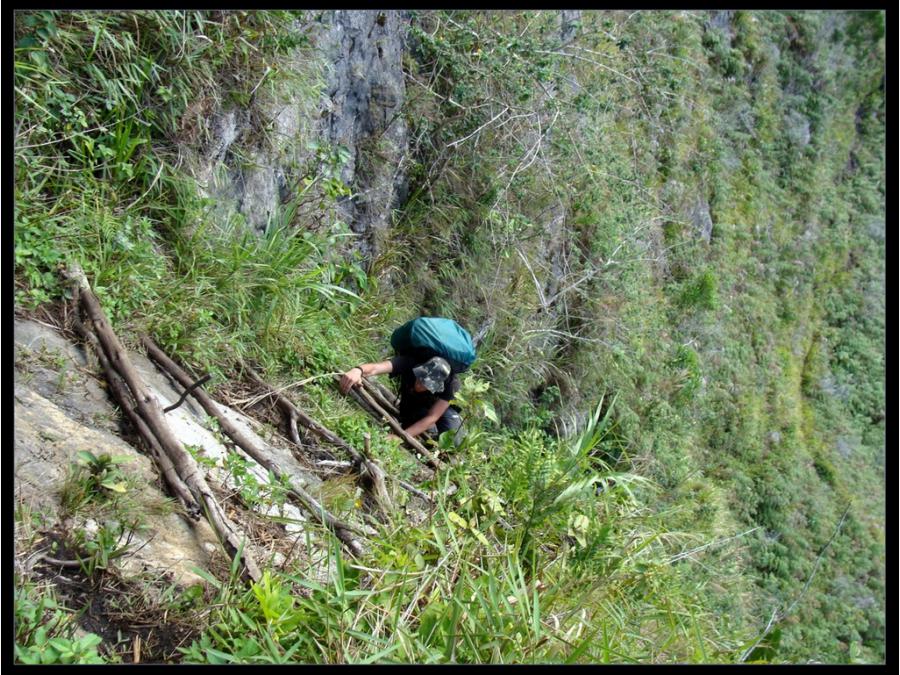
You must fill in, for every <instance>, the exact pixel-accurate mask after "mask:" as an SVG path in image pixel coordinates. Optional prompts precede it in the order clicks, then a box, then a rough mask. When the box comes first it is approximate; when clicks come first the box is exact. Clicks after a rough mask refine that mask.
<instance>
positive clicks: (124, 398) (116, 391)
mask: <svg viewBox="0 0 900 675" xmlns="http://www.w3.org/2000/svg"><path fill="white" fill-rule="evenodd" d="M79 292H80V291H79V289H77V288H76V289H75V297H74V304H75V306H76V308H77V306H78V294H79ZM73 323H74V324H75V329H76V331H77V332H78V333H79V334H80V335H81V336H82V338H83V339H84V340H85V342H90V343H91V346H92V347H93V348H94V352H95V353H96V355H97V359H98V360H99V361H100V366H101V367H102V368H103V372H104V373H105V374H106V381H107V382H108V383H109V388H110V391H111V392H112V394H113V398H114V399H115V400H116V401H117V402H118V404H119V407H120V408H121V409H122V410H124V411H125V414H126V415H128V419H130V420H131V423H132V424H133V425H134V427H135V429H137V431H138V434H140V437H141V438H142V439H143V440H144V442H145V443H146V444H147V446H148V447H149V448H150V451H151V453H152V454H153V458H154V459H155V460H156V464H157V466H158V467H159V469H160V471H161V473H162V475H163V477H164V478H165V480H166V483H167V484H168V485H169V488H170V489H171V490H172V492H173V493H174V494H175V496H176V498H177V499H178V501H180V502H181V503H182V505H183V506H184V508H185V509H186V510H187V513H188V515H189V516H190V517H191V518H192V519H194V520H197V519H198V518H199V517H200V506H199V505H198V504H197V501H196V500H195V499H194V495H193V494H191V491H190V490H189V489H188V487H187V485H185V484H184V481H182V480H181V477H180V476H179V475H178V473H177V472H176V471H175V467H174V466H173V464H172V460H170V459H169V456H168V455H166V453H165V451H164V450H163V449H162V447H160V445H159V441H158V440H156V436H154V435H153V432H152V431H150V429H149V428H148V427H147V424H146V422H144V420H143V419H142V418H141V416H140V415H138V414H137V412H135V410H134V407H133V403H132V399H131V395H130V394H129V393H128V390H127V388H126V386H125V383H124V382H123V381H122V376H121V375H119V373H117V372H116V371H115V369H114V368H113V367H112V365H111V364H110V363H109V359H107V358H106V354H105V353H104V351H103V347H102V346H101V345H100V342H99V340H98V339H97V336H96V335H94V334H93V333H91V332H90V331H89V330H88V329H87V327H86V326H85V325H84V323H82V321H81V319H79V318H78V311H77V309H76V311H75V312H74V320H73Z"/></svg>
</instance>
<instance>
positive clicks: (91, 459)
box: [76, 450, 99, 465]
mask: <svg viewBox="0 0 900 675" xmlns="http://www.w3.org/2000/svg"><path fill="white" fill-rule="evenodd" d="M76 457H78V459H80V460H81V461H82V462H83V463H85V464H88V465H90V464H96V463H97V462H98V461H99V460H98V459H97V456H96V455H95V454H94V453H92V452H88V451H87V450H79V451H78V452H77V453H76Z"/></svg>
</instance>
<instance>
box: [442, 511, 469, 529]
mask: <svg viewBox="0 0 900 675" xmlns="http://www.w3.org/2000/svg"><path fill="white" fill-rule="evenodd" d="M447 519H448V520H449V521H450V522H451V523H453V524H454V525H457V526H459V527H461V528H463V529H464V530H465V529H468V527H469V523H467V522H466V519H465V518H463V517H462V516H461V515H459V514H458V513H456V511H448V512H447Z"/></svg>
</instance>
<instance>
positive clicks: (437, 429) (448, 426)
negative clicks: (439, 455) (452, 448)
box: [400, 408, 466, 446]
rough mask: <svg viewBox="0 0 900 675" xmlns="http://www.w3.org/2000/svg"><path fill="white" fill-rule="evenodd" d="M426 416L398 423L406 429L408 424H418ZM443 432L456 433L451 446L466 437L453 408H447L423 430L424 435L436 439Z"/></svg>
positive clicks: (459, 418)
mask: <svg viewBox="0 0 900 675" xmlns="http://www.w3.org/2000/svg"><path fill="white" fill-rule="evenodd" d="M427 414H428V413H427V411H426V412H424V413H422V414H421V415H419V416H418V417H416V416H412V417H415V419H411V418H404V419H401V420H400V422H401V424H403V426H404V427H408V426H409V425H410V424H415V423H416V422H418V421H419V420H420V419H422V418H423V417H425V415H427ZM445 431H455V432H456V435H455V436H454V437H453V444H454V445H457V446H458V445H459V444H460V443H461V442H462V439H463V437H464V436H465V435H466V430H465V429H463V428H462V417H460V415H459V412H457V411H456V410H454V409H453V408H447V410H445V411H444V414H443V415H441V416H440V418H438V421H437V422H435V423H434V424H432V425H431V426H430V427H429V428H428V429H426V430H425V433H427V434H429V435H432V436H435V437H437V436H440V435H441V434H442V433H444V432H445Z"/></svg>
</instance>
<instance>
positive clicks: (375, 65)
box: [186, 10, 407, 259]
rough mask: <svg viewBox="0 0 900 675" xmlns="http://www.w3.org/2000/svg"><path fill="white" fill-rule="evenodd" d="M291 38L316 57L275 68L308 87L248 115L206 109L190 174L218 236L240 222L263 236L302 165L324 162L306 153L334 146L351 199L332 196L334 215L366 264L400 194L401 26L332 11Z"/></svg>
mask: <svg viewBox="0 0 900 675" xmlns="http://www.w3.org/2000/svg"><path fill="white" fill-rule="evenodd" d="M294 30H296V31H297V32H298V33H303V34H304V35H305V36H307V37H308V38H309V40H310V43H311V44H312V45H313V46H314V47H315V50H314V54H316V55H317V58H316V59H313V60H310V53H309V51H308V50H307V51H301V50H298V51H296V52H295V53H294V54H292V55H289V56H287V57H284V58H283V59H282V61H281V62H280V63H279V64H278V67H279V68H281V69H284V70H286V71H288V72H292V73H293V74H296V75H297V76H298V77H299V78H300V79H302V80H303V81H305V82H307V83H309V86H308V87H296V88H294V89H291V88H285V89H282V90H281V91H280V93H279V94H278V95H277V96H275V97H274V98H273V97H272V96H271V95H264V93H263V92H264V91H265V90H264V89H260V90H259V92H260V93H259V94H258V95H257V96H256V97H255V98H254V99H253V101H252V102H251V104H250V105H249V107H247V108H240V107H237V106H235V105H230V106H225V107H223V108H220V109H217V110H212V111H210V112H209V114H208V117H207V119H206V122H205V125H206V126H207V127H208V129H209V132H210V138H209V140H208V141H207V142H206V143H204V144H203V146H202V147H201V148H197V149H194V150H190V149H188V150H187V151H186V155H187V157H188V166H189V167H190V171H191V172H192V174H193V175H194V176H195V177H196V179H197V181H198V183H199V184H200V187H201V192H202V193H203V194H204V195H205V196H207V197H209V198H210V199H211V200H212V203H213V217H212V219H211V220H212V221H213V222H214V223H215V225H216V226H217V228H218V229H219V230H221V231H224V232H226V233H227V232H229V231H231V230H232V229H234V228H235V227H241V221H243V227H245V228H250V229H252V230H253V231H256V232H259V233H262V232H265V231H266V230H267V228H269V227H270V226H271V224H272V223H273V222H275V220H276V219H277V218H278V217H279V214H280V213H281V211H282V206H283V205H284V204H285V203H287V202H288V201H289V200H291V199H292V198H294V197H296V195H297V191H298V189H299V184H300V183H299V181H300V179H302V178H303V173H304V171H305V168H304V167H307V166H310V165H314V164H315V163H316V162H319V163H320V164H322V159H321V157H317V156H316V154H315V150H314V148H315V147H330V148H331V149H337V148H342V149H343V150H344V151H345V153H344V157H347V158H348V159H346V161H345V162H344V163H343V164H342V165H341V166H340V167H339V175H340V179H341V180H342V181H343V183H344V184H345V185H346V186H347V187H348V188H349V190H350V191H351V195H350V196H347V197H342V198H340V202H339V203H338V204H337V217H339V218H340V219H341V220H343V221H344V222H345V223H346V224H347V225H348V226H349V227H350V229H351V230H352V231H353V232H354V233H356V234H358V235H360V236H359V238H358V240H357V241H356V243H355V246H356V247H357V248H359V249H360V250H361V251H362V252H363V254H364V255H365V256H366V257H368V258H370V259H371V258H372V257H373V256H374V255H376V254H377V248H378V240H379V236H378V234H379V233H380V232H383V231H384V230H385V229H387V228H388V227H389V225H390V218H391V211H392V210H393V209H395V208H397V207H398V206H399V205H400V204H401V203H402V202H403V200H404V199H405V196H406V177H405V163H404V157H405V156H406V152H407V125H406V120H405V118H404V116H403V114H402V110H403V103H404V98H405V93H406V92H405V84H404V75H403V69H402V56H403V51H404V42H405V32H406V19H405V17H404V15H403V13H401V12H398V11H393V10H386V11H375V10H334V11H327V12H323V13H321V14H319V15H318V16H316V15H314V14H312V13H310V17H309V23H307V24H305V25H300V24H299V23H297V24H296V25H295V26H294ZM317 82H318V84H316V83H317ZM317 88H318V89H319V92H320V93H319V94H316V89H317ZM319 168H320V169H322V168H324V167H322V166H320V167H319ZM212 236H221V235H220V234H219V233H214V234H213V235H212Z"/></svg>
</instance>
